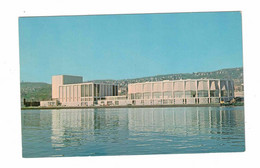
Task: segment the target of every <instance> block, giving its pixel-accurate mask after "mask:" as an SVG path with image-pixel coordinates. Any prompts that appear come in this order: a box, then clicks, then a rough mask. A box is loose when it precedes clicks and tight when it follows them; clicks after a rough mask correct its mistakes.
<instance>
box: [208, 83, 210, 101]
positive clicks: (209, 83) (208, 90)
mask: <svg viewBox="0 0 260 168" xmlns="http://www.w3.org/2000/svg"><path fill="white" fill-rule="evenodd" d="M208 100H209V103H210V82H209V79H208Z"/></svg>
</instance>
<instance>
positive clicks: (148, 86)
mask: <svg viewBox="0 0 260 168" xmlns="http://www.w3.org/2000/svg"><path fill="white" fill-rule="evenodd" d="M233 97H234V83H233V81H232V80H220V79H187V80H175V81H159V82H145V83H133V84H129V85H128V98H129V99H130V100H132V104H133V105H159V104H209V103H212V104H214V103H220V102H221V101H224V102H226V101H230V100H231V99H233Z"/></svg>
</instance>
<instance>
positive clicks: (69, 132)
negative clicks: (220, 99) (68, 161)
mask: <svg viewBox="0 0 260 168" xmlns="http://www.w3.org/2000/svg"><path fill="white" fill-rule="evenodd" d="M22 145H23V157H53V156H57V157H60V156H100V155H101V156H103V155H135V154H171V153H205V152H242V151H244V150H245V133H244V107H177V108H113V109H112V108H108V109H62V110H22Z"/></svg>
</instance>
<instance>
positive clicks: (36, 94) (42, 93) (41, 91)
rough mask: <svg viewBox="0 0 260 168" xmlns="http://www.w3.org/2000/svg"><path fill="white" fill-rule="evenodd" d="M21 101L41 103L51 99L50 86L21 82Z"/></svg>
mask: <svg viewBox="0 0 260 168" xmlns="http://www.w3.org/2000/svg"><path fill="white" fill-rule="evenodd" d="M20 87H21V101H23V99H26V100H27V101H42V100H50V99H51V84H48V83H40V82H21V84H20Z"/></svg>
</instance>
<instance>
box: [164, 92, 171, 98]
mask: <svg viewBox="0 0 260 168" xmlns="http://www.w3.org/2000/svg"><path fill="white" fill-rule="evenodd" d="M163 98H164V99H169V98H172V92H164V93H163Z"/></svg>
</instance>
